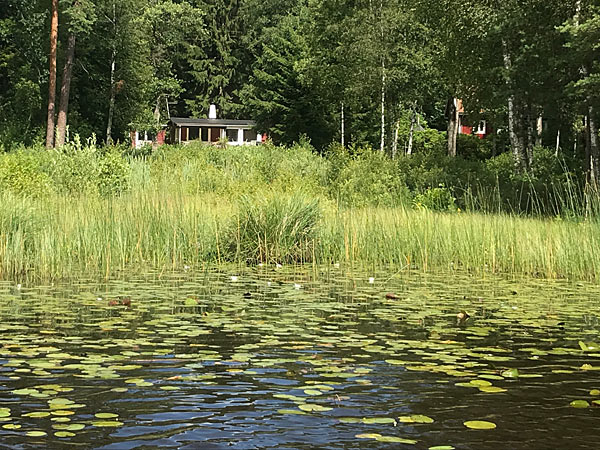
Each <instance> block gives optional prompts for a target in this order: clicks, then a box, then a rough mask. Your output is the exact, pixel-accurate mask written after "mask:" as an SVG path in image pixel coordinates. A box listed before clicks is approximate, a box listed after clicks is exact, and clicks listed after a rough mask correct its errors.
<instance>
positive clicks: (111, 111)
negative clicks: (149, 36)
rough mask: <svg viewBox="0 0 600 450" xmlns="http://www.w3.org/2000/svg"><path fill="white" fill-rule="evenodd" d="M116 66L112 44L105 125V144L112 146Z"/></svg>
mask: <svg viewBox="0 0 600 450" xmlns="http://www.w3.org/2000/svg"><path fill="white" fill-rule="evenodd" d="M112 6H113V17H112V25H113V39H116V38H117V4H116V3H115V2H114V1H113V5H112ZM116 65H117V48H116V46H115V44H113V49H112V55H111V60H110V100H109V103H108V124H107V125H106V144H107V145H110V144H112V141H113V139H112V125H113V117H114V115H115V97H116V95H117V87H116V86H115V70H116Z"/></svg>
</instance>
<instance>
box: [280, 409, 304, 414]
mask: <svg viewBox="0 0 600 450" xmlns="http://www.w3.org/2000/svg"><path fill="white" fill-rule="evenodd" d="M277 412H278V413H279V414H297V415H306V413H305V412H304V411H299V410H297V409H278V410H277Z"/></svg>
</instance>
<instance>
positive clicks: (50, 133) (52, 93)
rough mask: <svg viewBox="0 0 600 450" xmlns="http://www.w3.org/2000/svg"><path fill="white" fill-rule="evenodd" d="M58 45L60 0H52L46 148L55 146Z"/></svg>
mask: <svg viewBox="0 0 600 450" xmlns="http://www.w3.org/2000/svg"><path fill="white" fill-rule="evenodd" d="M57 46H58V0H52V20H51V24H50V78H49V83H48V124H47V127H46V148H52V147H54V116H55V114H56V49H57Z"/></svg>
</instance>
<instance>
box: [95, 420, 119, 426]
mask: <svg viewBox="0 0 600 450" xmlns="http://www.w3.org/2000/svg"><path fill="white" fill-rule="evenodd" d="M92 425H94V426H95V427H120V426H122V425H123V422H118V421H116V420H97V421H95V422H92Z"/></svg>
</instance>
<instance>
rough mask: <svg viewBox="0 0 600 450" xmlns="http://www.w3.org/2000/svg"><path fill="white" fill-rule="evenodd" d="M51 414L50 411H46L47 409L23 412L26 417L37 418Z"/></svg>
mask: <svg viewBox="0 0 600 450" xmlns="http://www.w3.org/2000/svg"><path fill="white" fill-rule="evenodd" d="M49 415H50V413H49V412H46V411H35V412H30V413H26V414H23V416H24V417H33V418H36V419H40V418H42V417H48V416H49Z"/></svg>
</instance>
